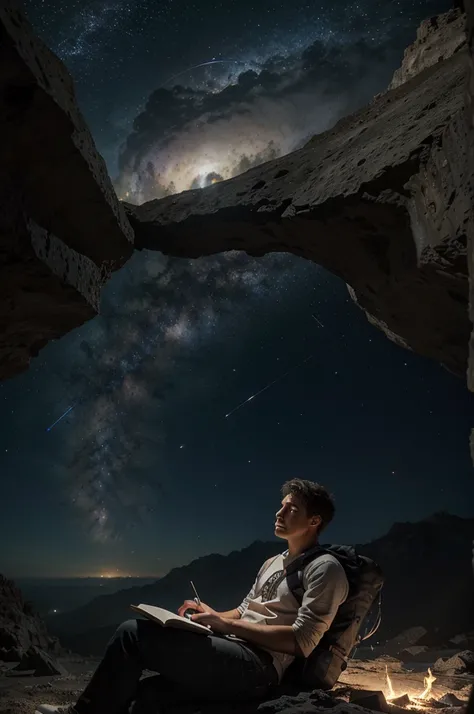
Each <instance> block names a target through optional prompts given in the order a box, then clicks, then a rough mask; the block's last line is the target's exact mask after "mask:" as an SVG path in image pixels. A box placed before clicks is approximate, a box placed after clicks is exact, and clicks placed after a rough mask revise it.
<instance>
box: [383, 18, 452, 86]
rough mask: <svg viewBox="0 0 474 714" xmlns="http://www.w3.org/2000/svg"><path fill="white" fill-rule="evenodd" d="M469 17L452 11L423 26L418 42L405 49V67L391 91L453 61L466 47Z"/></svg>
mask: <svg viewBox="0 0 474 714" xmlns="http://www.w3.org/2000/svg"><path fill="white" fill-rule="evenodd" d="M465 30H466V18H465V15H463V14H462V13H461V11H460V10H451V11H450V12H447V13H445V14H444V15H439V16H438V17H430V18H428V19H427V20H425V21H424V22H422V23H421V25H420V27H419V28H418V31H417V34H416V41H415V42H414V43H413V44H412V45H410V47H408V48H407V49H406V50H405V54H404V57H403V62H402V66H401V67H400V68H399V69H397V70H396V72H395V74H394V75H393V79H392V82H391V83H390V86H389V89H395V88H396V87H399V86H400V85H401V84H404V83H405V82H407V81H408V80H410V79H412V78H413V77H415V76H416V75H417V74H419V73H420V72H422V71H423V70H424V69H427V68H428V67H432V66H433V65H434V64H437V63H438V62H441V61H442V60H446V59H449V57H452V56H453V55H454V54H455V53H456V52H458V51H459V50H460V49H461V48H463V47H464V46H465V44H466V31H465Z"/></svg>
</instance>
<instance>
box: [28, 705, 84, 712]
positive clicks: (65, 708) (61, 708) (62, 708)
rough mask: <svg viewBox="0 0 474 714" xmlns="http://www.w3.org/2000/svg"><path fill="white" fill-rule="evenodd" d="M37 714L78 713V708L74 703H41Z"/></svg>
mask: <svg viewBox="0 0 474 714" xmlns="http://www.w3.org/2000/svg"><path fill="white" fill-rule="evenodd" d="M35 714H76V710H75V709H74V705H73V704H66V705H56V704H40V705H39V707H37V709H36V711H35Z"/></svg>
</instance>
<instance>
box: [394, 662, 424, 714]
mask: <svg viewBox="0 0 474 714" xmlns="http://www.w3.org/2000/svg"><path fill="white" fill-rule="evenodd" d="M385 676H386V680H387V687H386V693H385V699H386V700H387V702H389V703H390V700H392V699H395V698H396V697H401V696H403V694H396V693H395V690H394V689H393V685H392V680H391V679H390V677H389V674H388V666H387V665H385ZM434 681H436V677H434V676H433V674H432V672H431V669H430V668H429V667H428V676H427V677H424V679H423V684H424V685H425V689H424V691H423V692H422V693H421V694H420V695H419V696H412V695H411V694H408V692H404V694H406V695H407V696H408V697H409V699H410V702H411V704H410V705H409V707H408V708H410V709H420V708H421V706H422V704H421V701H426V700H427V699H428V698H429V696H430V694H432V691H431V690H432V686H433V682H434Z"/></svg>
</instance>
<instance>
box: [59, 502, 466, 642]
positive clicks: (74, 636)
mask: <svg viewBox="0 0 474 714" xmlns="http://www.w3.org/2000/svg"><path fill="white" fill-rule="evenodd" d="M473 539H474V518H473V519H469V518H461V517H459V516H453V515H450V514H447V513H437V514H434V515H433V516H430V517H429V518H426V519H424V520H422V521H419V522H417V523H396V524H394V525H393V526H392V527H391V528H390V530H389V531H388V533H387V534H386V535H384V536H382V537H381V538H378V539H376V540H374V541H372V542H371V543H366V544H362V545H356V546H355V547H356V549H357V550H358V551H359V552H360V553H361V554H362V555H367V556H368V557H370V558H373V559H374V560H375V561H376V562H377V563H379V565H380V566H381V567H382V569H383V571H384V574H385V577H386V582H385V586H384V591H383V615H382V624H381V627H380V630H379V632H378V633H377V635H376V637H375V638H374V639H375V640H376V641H383V640H385V639H388V638H390V637H393V636H395V635H397V634H399V633H400V632H401V631H403V630H404V629H406V628H408V627H412V626H415V625H422V626H424V627H425V628H426V629H427V630H428V635H427V638H426V644H431V643H433V644H437V643H439V642H444V641H446V640H447V639H449V638H450V637H452V636H454V635H457V634H459V633H461V632H465V631H469V630H472V629H474V579H473V577H472V570H471V547H472V541H473ZM284 549H285V543H284V542H282V541H279V540H275V541H269V542H262V541H257V542H254V543H252V544H251V545H250V546H248V547H247V548H244V549H243V550H240V551H233V552H232V553H230V554H229V555H217V554H212V555H207V556H204V557H201V558H198V559H196V560H194V561H192V562H191V563H189V564H188V565H185V566H181V567H178V568H174V569H173V570H171V571H170V572H169V573H168V574H167V575H166V576H165V577H163V578H162V579H161V580H159V581H157V582H155V583H152V584H150V585H146V586H144V587H137V588H130V589H127V590H120V591H119V592H117V593H115V594H113V595H105V596H101V597H98V598H95V599H94V600H92V601H91V602H90V603H88V604H87V605H85V606H83V607H81V608H78V609H76V610H73V611H71V612H68V613H63V614H62V615H56V616H54V617H50V618H47V624H48V628H49V630H50V631H51V632H53V633H54V634H56V635H58V636H59V637H60V639H61V642H62V644H63V645H65V646H67V647H70V648H71V649H74V650H75V651H77V652H81V653H84V654H97V653H100V652H101V651H102V650H103V647H104V646H105V644H106V642H107V640H108V639H109V637H110V635H111V633H112V631H113V629H114V628H115V626H116V625H117V624H119V623H120V622H121V621H123V620H125V619H129V618H130V617H131V616H132V612H131V611H130V609H129V606H130V604H131V603H138V602H146V603H150V604H158V605H161V606H162V607H165V608H168V609H171V610H176V608H177V607H178V606H179V605H180V604H181V602H182V601H183V600H184V599H185V598H186V597H191V596H192V593H191V592H190V584H189V583H190V580H193V582H195V583H196V585H197V586H198V589H199V593H200V595H201V597H202V598H203V600H205V601H206V602H208V603H209V604H210V605H212V606H213V607H215V608H216V609H218V610H225V609H230V608H232V607H236V606H237V605H238V604H239V603H240V602H241V600H242V599H243V597H244V596H245V595H246V594H247V592H248V590H249V589H250V587H251V585H252V583H253V581H254V579H255V575H256V573H257V571H258V569H259V568H260V566H261V564H262V563H263V561H264V560H266V559H267V558H269V557H271V556H272V555H275V554H276V553H279V552H282V551H283V550H284Z"/></svg>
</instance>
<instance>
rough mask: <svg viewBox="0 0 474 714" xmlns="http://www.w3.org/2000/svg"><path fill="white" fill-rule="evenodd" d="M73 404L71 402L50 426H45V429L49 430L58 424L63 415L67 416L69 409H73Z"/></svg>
mask: <svg viewBox="0 0 474 714" xmlns="http://www.w3.org/2000/svg"><path fill="white" fill-rule="evenodd" d="M75 406H76V405H75V404H73V405H72V407H68V409H66V411H65V412H64V414H61V416H60V417H59V419H56V421H55V422H53V423H52V424H51V426H48V427H47V429H46V431H51V429H53V428H54V427H55V426H56V424H59V422H60V421H61V419H64V417H65V416H67V415H68V414H69V412H71V411H72V410H73V409H74V407H75Z"/></svg>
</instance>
